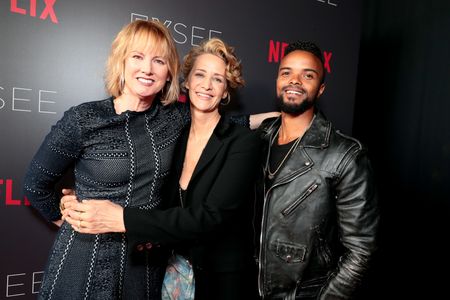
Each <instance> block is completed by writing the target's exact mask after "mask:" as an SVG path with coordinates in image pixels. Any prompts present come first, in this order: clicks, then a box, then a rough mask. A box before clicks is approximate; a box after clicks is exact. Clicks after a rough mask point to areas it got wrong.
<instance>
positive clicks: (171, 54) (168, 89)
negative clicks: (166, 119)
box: [105, 20, 180, 105]
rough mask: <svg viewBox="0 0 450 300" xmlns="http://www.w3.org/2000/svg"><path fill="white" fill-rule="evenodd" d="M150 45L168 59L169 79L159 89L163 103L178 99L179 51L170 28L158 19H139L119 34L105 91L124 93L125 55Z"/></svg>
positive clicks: (108, 63)
mask: <svg viewBox="0 0 450 300" xmlns="http://www.w3.org/2000/svg"><path fill="white" fill-rule="evenodd" d="M147 47H150V49H149V50H150V51H156V52H157V53H161V54H159V55H161V56H163V57H164V58H165V59H166V60H167V65H168V69H169V81H168V82H167V83H166V85H165V86H164V88H163V89H162V91H161V92H160V99H161V102H162V103H163V104H164V105H166V104H169V103H172V102H175V101H177V99H178V95H179V90H180V87H179V81H178V75H179V69H180V62H179V58H178V52H177V48H176V47H175V43H174V41H173V38H172V35H171V34H170V32H169V30H168V29H167V28H166V27H165V26H164V25H163V24H162V23H160V22H158V21H144V20H136V21H133V22H131V23H129V24H128V25H126V26H124V27H123V28H122V30H121V31H120V32H119V33H118V34H117V36H116V38H115V39H114V41H113V42H112V45H111V52H110V54H109V57H108V61H107V63H106V75H105V86H106V90H107V91H108V93H109V94H110V95H112V96H113V97H119V96H120V95H121V94H122V92H123V85H124V71H125V60H126V58H127V57H128V55H129V54H130V52H131V51H136V50H137V51H143V50H144V49H147Z"/></svg>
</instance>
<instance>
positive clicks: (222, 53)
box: [181, 38, 245, 102]
mask: <svg viewBox="0 0 450 300" xmlns="http://www.w3.org/2000/svg"><path fill="white" fill-rule="evenodd" d="M202 54H212V55H215V56H218V57H220V58H221V59H223V61H224V62H225V65H226V71H225V77H226V80H227V91H228V97H230V93H229V92H230V89H233V90H234V89H237V88H238V87H241V86H243V85H244V84H245V81H244V78H243V77H242V66H241V62H240V61H239V60H238V58H237V57H236V54H235V53H234V48H233V47H231V46H228V45H227V44H226V43H225V42H224V41H222V40H221V39H218V38H212V39H210V40H206V41H204V42H203V43H202V44H200V45H199V46H194V47H193V48H192V49H191V50H190V51H189V53H188V54H186V55H185V56H184V60H183V66H182V68H181V69H182V73H183V77H184V81H183V86H186V84H187V81H188V78H189V74H190V73H191V71H192V68H193V67H194V64H195V61H196V60H197V58H198V57H199V56H200V55H202ZM229 99H230V98H228V102H229Z"/></svg>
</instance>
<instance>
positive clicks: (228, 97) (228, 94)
mask: <svg viewBox="0 0 450 300" xmlns="http://www.w3.org/2000/svg"><path fill="white" fill-rule="evenodd" d="M222 100H223V99H222ZM222 100H221V101H220V104H222V105H228V104H230V101H231V98H230V93H227V101H226V102H223V101H222Z"/></svg>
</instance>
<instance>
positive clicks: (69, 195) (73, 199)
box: [55, 189, 78, 226]
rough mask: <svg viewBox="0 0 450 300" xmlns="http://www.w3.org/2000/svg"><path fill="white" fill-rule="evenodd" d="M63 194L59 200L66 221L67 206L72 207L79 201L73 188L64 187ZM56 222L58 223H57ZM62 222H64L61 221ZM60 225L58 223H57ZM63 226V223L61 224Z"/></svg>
mask: <svg viewBox="0 0 450 300" xmlns="http://www.w3.org/2000/svg"><path fill="white" fill-rule="evenodd" d="M62 194H63V196H62V197H61V200H60V201H59V209H60V210H61V215H62V221H64V214H65V210H66V209H67V208H71V207H72V205H74V204H76V203H78V199H77V196H75V191H74V190H72V189H62ZM55 224H56V223H55ZM61 224H62V222H61ZM56 225H58V224H56ZM59 226H61V225H59Z"/></svg>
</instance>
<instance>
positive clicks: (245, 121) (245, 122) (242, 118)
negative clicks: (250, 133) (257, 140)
mask: <svg viewBox="0 0 450 300" xmlns="http://www.w3.org/2000/svg"><path fill="white" fill-rule="evenodd" d="M228 121H229V122H230V123H234V124H238V125H241V126H244V127H246V128H250V115H233V116H230V117H229V118H228Z"/></svg>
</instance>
